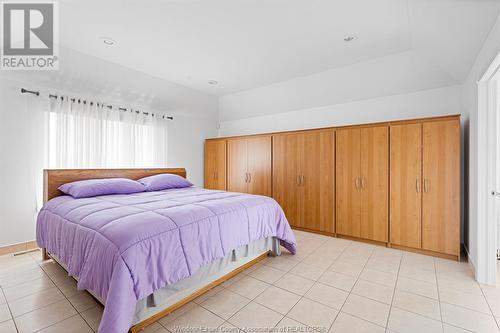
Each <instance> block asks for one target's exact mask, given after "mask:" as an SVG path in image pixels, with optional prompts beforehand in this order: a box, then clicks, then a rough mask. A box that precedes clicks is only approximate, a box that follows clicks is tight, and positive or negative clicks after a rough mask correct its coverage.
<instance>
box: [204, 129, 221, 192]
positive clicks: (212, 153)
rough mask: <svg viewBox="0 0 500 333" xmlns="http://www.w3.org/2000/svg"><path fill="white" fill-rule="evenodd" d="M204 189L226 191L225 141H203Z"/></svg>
mask: <svg viewBox="0 0 500 333" xmlns="http://www.w3.org/2000/svg"><path fill="white" fill-rule="evenodd" d="M205 188H208V189H211V190H225V189H226V140H225V139H220V140H217V139H212V140H206V141H205Z"/></svg>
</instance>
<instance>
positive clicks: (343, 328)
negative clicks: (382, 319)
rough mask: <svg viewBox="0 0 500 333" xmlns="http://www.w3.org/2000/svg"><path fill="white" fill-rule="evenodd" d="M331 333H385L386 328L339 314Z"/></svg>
mask: <svg viewBox="0 0 500 333" xmlns="http://www.w3.org/2000/svg"><path fill="white" fill-rule="evenodd" d="M330 332H331V333H385V328H384V327H381V326H377V325H375V324H373V323H370V322H368V321H366V320H363V319H360V318H357V317H354V316H351V315H349V314H347V313H343V312H341V313H339V315H338V316H337V319H335V322H334V323H333V325H332V328H331V329H330Z"/></svg>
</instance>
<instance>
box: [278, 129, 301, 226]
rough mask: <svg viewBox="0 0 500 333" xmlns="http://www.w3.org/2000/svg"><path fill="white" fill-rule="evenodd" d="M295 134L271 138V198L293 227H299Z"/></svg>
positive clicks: (297, 151) (297, 160) (297, 149)
mask: <svg viewBox="0 0 500 333" xmlns="http://www.w3.org/2000/svg"><path fill="white" fill-rule="evenodd" d="M297 139H298V135H297V134H280V135H275V136H273V198H274V199H275V200H276V201H277V202H278V203H279V204H280V206H281V207H282V208H283V211H284V212H285V215H286V218H287V219H288V222H289V223H290V225H291V226H293V227H301V225H300V217H299V178H298V177H299V173H298V162H299V148H298V140H297Z"/></svg>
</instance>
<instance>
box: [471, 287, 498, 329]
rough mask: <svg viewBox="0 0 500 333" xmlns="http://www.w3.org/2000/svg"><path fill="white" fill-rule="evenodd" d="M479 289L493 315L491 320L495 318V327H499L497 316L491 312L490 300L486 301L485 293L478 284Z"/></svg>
mask: <svg viewBox="0 0 500 333" xmlns="http://www.w3.org/2000/svg"><path fill="white" fill-rule="evenodd" d="M476 283H477V282H476ZM478 285H479V283H478ZM479 289H480V290H481V294H482V295H483V298H484V300H485V301H486V304H487V305H488V308H489V309H490V312H491V315H492V316H493V320H495V323H496V324H497V327H498V328H499V329H500V324H499V322H498V321H499V320H498V319H497V317H495V314H494V313H493V310H492V309H491V305H490V302H489V301H488V298H487V297H486V294H485V293H484V290H483V288H481V285H479Z"/></svg>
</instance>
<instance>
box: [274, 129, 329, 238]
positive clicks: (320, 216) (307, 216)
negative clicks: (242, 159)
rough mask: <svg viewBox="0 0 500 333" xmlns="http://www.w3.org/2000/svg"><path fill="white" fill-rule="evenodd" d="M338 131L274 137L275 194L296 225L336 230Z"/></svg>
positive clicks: (310, 228) (322, 230) (320, 229)
mask: <svg viewBox="0 0 500 333" xmlns="http://www.w3.org/2000/svg"><path fill="white" fill-rule="evenodd" d="M334 149H335V132H334V131H333V130H324V131H308V132H298V133H285V134H278V135H274V136H273V197H274V198H275V199H276V201H278V203H280V205H281V206H282V207H283V209H284V211H285V215H286V216H287V218H288V220H289V222H290V224H291V225H292V226H294V227H298V228H302V229H307V230H314V231H319V232H323V233H328V234H333V233H334V232H335V223H334V219H335V214H334V211H335V209H334V207H335V205H334V202H335V201H334V194H335V191H334V188H335V171H334V170H335V154H334Z"/></svg>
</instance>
